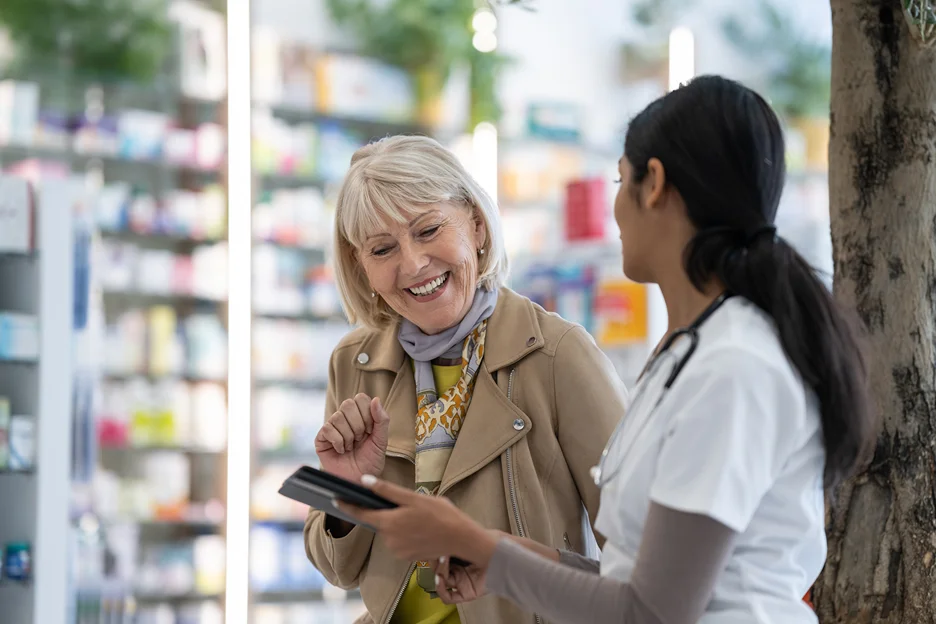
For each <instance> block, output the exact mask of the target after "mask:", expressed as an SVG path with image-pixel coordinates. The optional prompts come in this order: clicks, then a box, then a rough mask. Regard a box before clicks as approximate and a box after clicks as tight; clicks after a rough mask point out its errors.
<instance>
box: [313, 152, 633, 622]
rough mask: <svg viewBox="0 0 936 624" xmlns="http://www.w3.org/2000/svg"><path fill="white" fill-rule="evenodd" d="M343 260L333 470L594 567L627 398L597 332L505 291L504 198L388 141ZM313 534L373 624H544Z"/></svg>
mask: <svg viewBox="0 0 936 624" xmlns="http://www.w3.org/2000/svg"><path fill="white" fill-rule="evenodd" d="M335 247H336V250H335V251H336V260H335V264H336V274H337V282H338V287H339V290H340V293H341V297H342V301H343V304H344V307H345V311H346V313H347V315H348V317H349V319H350V320H351V321H352V322H353V323H359V324H360V325H362V327H361V328H360V329H357V330H355V331H353V332H351V333H350V334H349V335H348V336H347V337H345V339H344V340H343V341H342V342H341V344H340V345H339V346H338V347H337V348H336V349H335V351H334V352H333V353H332V356H331V364H330V369H329V382H328V406H327V414H326V417H327V421H326V423H325V425H324V427H323V428H322V430H321V431H320V432H319V434H318V436H317V438H316V450H317V452H318V456H319V458H320V461H321V465H322V468H323V469H324V470H326V471H328V472H331V473H333V474H336V475H339V476H341V477H344V478H346V479H350V480H352V481H354V482H358V481H360V479H361V477H362V476H363V475H365V474H369V475H375V476H380V478H381V479H384V480H386V481H389V482H392V483H395V484H398V485H401V486H404V487H407V488H410V489H413V490H416V491H419V492H422V493H427V494H431V495H438V496H443V495H444V496H446V497H448V498H449V499H450V500H451V501H452V503H453V504H454V505H455V506H456V507H458V508H459V509H461V510H463V511H464V512H466V513H468V514H469V515H470V516H471V517H472V518H474V519H475V520H476V521H478V522H479V523H481V524H482V525H484V526H485V527H488V528H491V529H498V530H501V531H503V532H505V533H507V534H511V535H513V536H514V537H515V538H516V539H518V540H525V539H528V540H533V541H536V542H539V543H541V544H546V545H549V546H552V547H556V548H559V549H563V550H570V551H576V552H581V551H582V550H583V548H584V540H585V539H586V538H585V535H584V534H583V533H584V532H583V530H582V527H583V524H584V523H583V518H584V515H583V514H584V512H585V511H586V510H587V512H588V514H589V517H590V518H591V519H594V518H595V517H596V516H597V512H598V490H597V488H596V487H595V485H594V483H593V481H592V479H591V477H590V476H589V469H590V468H591V467H592V466H593V465H595V463H596V462H597V461H598V458H599V456H600V454H601V450H602V447H603V446H604V443H605V441H606V440H607V439H608V437H609V436H610V434H611V431H612V429H613V428H614V425H615V423H616V422H617V421H618V419H619V418H620V415H621V413H622V412H623V411H624V404H625V399H626V397H625V390H624V388H623V385H622V384H621V382H620V381H619V379H618V377H617V375H616V374H615V371H614V368H613V367H612V366H611V364H610V362H609V361H608V359H607V358H606V357H605V356H604V354H603V353H602V352H601V351H600V350H599V349H598V347H597V346H596V345H595V343H594V341H593V340H592V338H591V337H590V336H589V335H588V333H587V332H586V331H585V330H584V329H582V328H581V327H580V326H577V325H574V324H572V323H569V322H567V321H565V320H563V319H562V318H560V317H558V316H557V315H555V314H550V313H547V312H546V311H544V310H543V309H542V308H540V307H538V306H536V305H535V304H533V303H532V302H531V301H529V300H528V299H526V298H524V297H522V296H520V295H518V294H516V293H514V292H513V291H511V290H509V289H508V288H506V287H505V286H504V281H505V278H506V275H507V256H506V253H505V250H504V242H503V233H502V231H501V225H500V219H499V217H498V213H497V207H496V205H495V204H494V202H493V200H492V199H491V198H490V197H489V196H488V195H487V194H486V193H485V192H484V191H483V190H482V189H481V187H480V186H479V185H478V183H477V182H476V181H475V180H473V179H472V178H471V176H470V175H469V174H468V172H467V171H466V170H465V168H464V167H463V166H462V165H461V164H460V163H459V162H458V160H457V159H456V157H455V156H454V154H452V153H451V152H450V151H448V150H447V149H445V148H443V147H442V146H441V145H439V144H438V143H437V142H436V141H434V140H432V139H429V138H425V137H416V136H397V137H390V138H386V139H383V140H381V141H377V142H375V143H372V144H370V145H367V146H366V147H363V148H361V149H360V150H358V151H357V153H355V155H354V157H353V158H352V160H351V168H350V170H349V172H348V175H347V177H346V179H345V181H344V184H343V186H342V189H341V192H340V193H339V196H338V204H337V209H336V214H335ZM456 441H457V443H456ZM305 537H306V547H307V551H308V556H309V558H310V559H311V560H312V562H313V563H314V564H315V566H316V567H317V568H318V569H319V570H320V571H321V572H322V573H323V574H324V576H325V578H326V579H327V580H328V581H329V582H331V583H333V584H335V585H338V586H340V587H343V588H346V589H350V588H353V587H360V589H361V594H362V596H363V599H364V603H365V605H366V607H367V611H368V614H367V615H366V616H365V617H364V620H363V621H367V622H375V623H379V624H385V623H388V622H392V623H394V624H397V623H398V624H455V623H458V622H464V623H466V624H467V623H469V622H475V623H479V622H484V623H485V624H501V623H502V624H508V623H510V624H515V623H517V622H530V623H532V622H534V621H538V620H539V618H537V617H536V616H534V615H533V614H531V613H524V612H522V611H520V610H519V609H517V608H516V607H515V606H513V605H512V604H510V603H509V602H507V601H505V600H502V599H500V598H496V597H485V598H482V599H480V600H477V601H475V602H472V603H469V604H463V605H458V606H457V607H455V606H453V605H445V604H443V603H442V601H441V600H438V599H437V598H436V595H435V592H434V589H435V579H434V574H433V572H432V569H431V568H430V567H429V564H428V562H414V561H401V560H399V559H397V558H396V557H395V556H394V555H393V554H392V553H391V552H390V551H389V550H388V548H387V547H386V545H385V544H384V543H383V542H382V540H381V538H380V537H379V536H375V535H374V533H372V532H370V531H368V530H366V529H364V528H362V527H354V526H351V525H346V524H344V523H343V522H341V521H339V520H338V519H336V518H334V517H330V516H327V515H326V514H324V513H322V512H318V511H315V510H313V511H311V512H310V513H309V517H308V519H307V521H306V524H305ZM599 541H601V540H600V537H599Z"/></svg>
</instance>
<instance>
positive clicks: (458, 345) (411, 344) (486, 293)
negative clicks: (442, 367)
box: [398, 288, 498, 362]
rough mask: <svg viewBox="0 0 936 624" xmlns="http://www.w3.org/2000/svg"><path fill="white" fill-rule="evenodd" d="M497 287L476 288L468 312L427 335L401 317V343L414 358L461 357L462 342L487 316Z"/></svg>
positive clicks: (420, 360) (491, 310)
mask: <svg viewBox="0 0 936 624" xmlns="http://www.w3.org/2000/svg"><path fill="white" fill-rule="evenodd" d="M497 295H498V291H497V290H485V289H484V288H479V289H478V290H476V291H475V297H474V301H472V302H471V308H469V309H468V313H467V314H465V318H463V319H462V320H461V321H460V322H459V323H458V324H457V325H454V326H452V327H449V328H448V329H446V330H445V331H443V332H439V333H438V334H434V335H432V336H429V335H427V334H424V333H423V331H422V330H421V329H419V328H418V327H416V325H414V324H413V323H411V322H410V321H408V320H406V319H403V323H402V325H400V333H399V335H398V338H399V341H400V344H401V345H402V346H403V350H404V351H406V354H407V355H408V356H410V357H411V358H413V361H414V362H431V361H432V360H434V359H436V358H440V357H444V358H451V359H455V358H460V357H461V354H462V343H464V341H465V338H466V337H467V336H468V334H470V333H471V330H472V329H474V328H475V327H476V326H477V325H478V323H480V322H481V321H483V320H484V319H486V318H489V317H490V316H491V314H493V313H494V307H495V306H496V305H497Z"/></svg>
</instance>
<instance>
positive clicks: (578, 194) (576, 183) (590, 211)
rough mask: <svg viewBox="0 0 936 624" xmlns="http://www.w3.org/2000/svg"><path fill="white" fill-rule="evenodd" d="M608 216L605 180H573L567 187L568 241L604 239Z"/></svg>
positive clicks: (566, 215)
mask: <svg viewBox="0 0 936 624" xmlns="http://www.w3.org/2000/svg"><path fill="white" fill-rule="evenodd" d="M607 214H608V212H607V204H606V200H605V181H604V179H603V178H590V179H584V180H573V181H572V182H569V183H568V184H567V185H566V197H565V233H566V240H567V241H582V240H595V239H602V238H604V235H605V221H606V217H607Z"/></svg>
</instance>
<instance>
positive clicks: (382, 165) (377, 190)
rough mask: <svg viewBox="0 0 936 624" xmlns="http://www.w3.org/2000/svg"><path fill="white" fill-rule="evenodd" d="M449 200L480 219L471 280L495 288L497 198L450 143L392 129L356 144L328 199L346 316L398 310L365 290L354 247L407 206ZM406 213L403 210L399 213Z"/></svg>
mask: <svg viewBox="0 0 936 624" xmlns="http://www.w3.org/2000/svg"><path fill="white" fill-rule="evenodd" d="M443 202H449V203H452V204H455V205H462V206H465V207H466V208H468V209H470V210H471V211H472V212H473V213H474V214H473V215H472V216H473V217H474V218H477V217H480V218H481V221H482V222H483V224H484V229H485V233H486V236H485V240H484V245H483V246H482V249H483V250H484V254H483V255H482V256H480V257H479V258H478V273H479V275H478V285H479V287H481V288H485V289H487V290H493V289H495V288H500V287H501V286H503V285H504V283H505V282H506V281H507V274H508V270H509V266H508V259H507V251H506V249H505V248H504V234H503V229H502V227H501V220H500V214H499V212H498V210H497V204H496V203H495V201H494V199H492V198H491V197H490V196H489V195H488V194H487V193H486V192H485V191H484V189H483V188H481V185H479V184H478V182H477V181H476V180H475V179H474V178H472V177H471V174H469V173H468V171H467V170H466V169H465V167H464V166H463V165H462V164H461V163H460V162H459V160H458V158H457V157H456V156H455V154H453V153H452V152H451V151H449V150H448V149H446V148H445V147H443V146H442V145H440V144H439V143H438V141H435V140H434V139H431V138H428V137H423V136H392V137H387V138H385V139H381V140H379V141H375V142H373V143H370V144H368V145H365V146H364V147H362V148H360V149H359V150H357V151H356V152H355V153H354V156H352V157H351V168H350V169H349V170H348V173H347V175H346V176H345V179H344V182H343V183H342V185H341V190H340V191H339V192H338V203H337V206H336V207H335V280H336V282H337V285H338V292H339V294H340V295H341V303H342V305H343V306H344V310H345V314H346V315H347V317H348V320H349V321H350V322H351V323H361V324H363V325H365V326H367V327H372V328H375V329H380V328H382V327H385V326H387V325H388V324H390V323H393V322H396V320H397V318H398V315H397V313H396V312H395V311H394V310H393V309H392V308H390V306H388V305H387V304H386V303H385V302H384V301H383V299H382V298H380V297H372V296H371V294H372V291H371V288H370V285H369V283H368V280H367V275H366V274H365V273H364V267H363V266H362V265H361V262H360V254H359V251H360V249H361V248H362V246H363V244H364V241H366V240H367V238H368V236H371V235H373V234H374V233H375V232H378V231H380V230H381V229H382V228H383V227H384V226H385V224H386V223H387V221H388V220H390V221H393V222H396V223H406V222H407V221H408V219H409V218H411V216H412V213H413V211H418V210H419V209H420V207H428V206H430V205H432V204H438V203H443ZM407 214H409V215H410V217H407V216H406V215H407Z"/></svg>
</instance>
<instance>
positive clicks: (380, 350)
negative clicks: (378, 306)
mask: <svg viewBox="0 0 936 624" xmlns="http://www.w3.org/2000/svg"><path fill="white" fill-rule="evenodd" d="M399 329H400V325H399V323H394V324H392V325H390V326H388V327H386V328H384V329H381V330H379V331H375V332H372V333H370V334H369V335H368V336H367V337H366V338H365V339H364V341H363V342H362V343H361V347H360V351H358V357H356V358H355V366H357V367H358V368H359V369H361V370H365V371H376V370H386V371H390V372H394V373H395V372H397V371H399V370H400V368H401V367H402V366H403V364H404V363H405V362H406V353H405V352H404V351H403V347H402V346H400V342H399V340H398V339H397V332H398V331H399ZM544 342H545V341H544V340H543V333H542V331H541V329H540V325H539V319H538V318H537V316H536V310H535V308H534V307H533V302H532V301H530V300H529V299H527V298H526V297H523V296H520V295H518V294H517V293H515V292H514V291H512V290H510V289H509V288H506V287H505V288H501V290H500V294H499V296H498V298H497V307H496V308H494V313H493V314H492V315H491V319H490V321H489V322H488V330H487V337H486V338H485V341H484V349H485V353H484V361H485V363H486V366H487V369H488V370H490V371H495V370H499V369H502V368H506V367H508V366H510V365H511V364H514V363H516V362H518V361H519V360H521V359H523V358H524V357H526V356H527V355H528V354H530V353H532V352H533V351H536V350H537V349H540V348H542V346H543V344H544ZM363 354H366V355H367V357H362V355H363ZM362 360H364V361H363V362H362Z"/></svg>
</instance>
